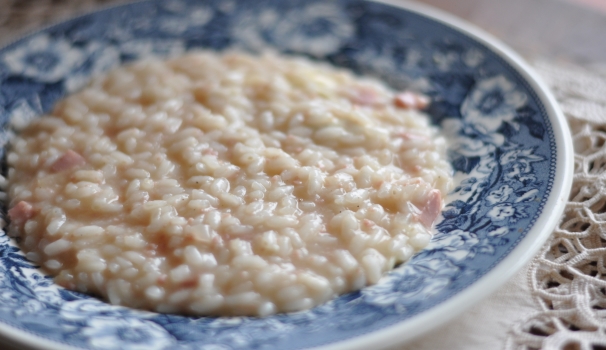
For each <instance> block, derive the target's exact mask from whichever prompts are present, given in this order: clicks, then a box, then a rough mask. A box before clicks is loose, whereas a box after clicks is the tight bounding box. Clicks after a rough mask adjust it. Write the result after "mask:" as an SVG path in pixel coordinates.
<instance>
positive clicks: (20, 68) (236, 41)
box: [0, 0, 555, 350]
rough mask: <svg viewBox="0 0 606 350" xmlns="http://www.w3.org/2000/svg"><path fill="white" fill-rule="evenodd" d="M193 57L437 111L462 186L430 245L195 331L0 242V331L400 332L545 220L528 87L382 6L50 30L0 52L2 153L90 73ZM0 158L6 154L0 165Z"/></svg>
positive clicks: (192, 339) (192, 14)
mask: <svg viewBox="0 0 606 350" xmlns="http://www.w3.org/2000/svg"><path fill="white" fill-rule="evenodd" d="M195 48H212V49H217V50H224V49H227V48H238V49H244V50H250V51H260V50H264V49H267V48H273V49H277V50H279V51H282V52H285V53H288V54H302V55H306V56H309V57H311V58H314V59H321V60H326V61H328V62H331V63H333V64H335V65H338V66H344V67H348V68H351V69H353V70H354V71H356V72H358V73H363V74H371V75H374V76H378V77H379V78H382V79H383V80H385V81H386V82H388V83H389V84H391V85H392V86H393V87H395V88H403V87H408V88H413V89H416V90H419V91H422V92H424V93H426V94H428V95H429V96H431V97H432V100H433V103H432V105H431V106H430V108H429V110H428V112H429V114H431V115H432V117H433V118H434V122H435V123H436V124H438V125H441V126H442V129H443V131H444V132H445V133H447V136H448V137H449V139H450V140H451V142H452V144H451V147H450V152H449V157H450V159H451V162H452V165H453V168H454V169H455V170H456V181H455V182H456V183H457V185H458V186H457V187H456V188H455V189H454V191H453V193H452V194H451V195H450V197H449V204H448V205H447V207H446V208H445V209H444V211H443V218H442V219H441V221H440V222H439V224H438V225H437V231H438V232H437V234H436V235H435V237H434V239H433V240H432V242H431V243H430V246H429V247H428V248H427V249H426V250H424V251H422V252H421V253H419V254H417V255H416V256H415V257H414V258H413V259H412V260H411V261H410V262H409V263H407V264H405V265H403V266H401V267H399V268H397V269H396V270H394V271H393V272H391V273H389V274H388V275H387V276H386V277H384V278H383V279H382V280H381V282H380V283H379V284H377V285H375V286H370V287H367V288H364V289H363V290H361V291H359V292H354V293H349V294H346V295H343V296H341V297H339V298H337V299H336V300H333V301H331V302H328V303H326V304H324V305H321V306H319V307H316V308H314V309H312V310H309V311H305V312H299V313H294V314H288V315H275V316H271V317H267V318H263V319H257V318H248V317H238V318H206V317H201V318H192V317H181V316H175V315H161V314H155V313H150V312H144V311H139V310H132V309H128V308H124V307H118V306H112V305H109V304H106V303H104V302H102V301H99V300H97V299H95V298H92V297H89V296H86V295H82V294H80V293H76V292H71V291H67V290H64V289H62V288H60V287H57V286H56V285H54V284H53V283H52V280H51V279H50V278H49V277H47V276H44V275H43V274H42V273H40V272H39V271H38V270H37V268H36V267H35V266H33V265H32V264H31V263H29V262H28V261H27V260H26V259H25V258H24V256H23V255H22V254H21V253H20V251H19V249H18V248H17V246H16V245H15V244H14V242H12V241H11V240H10V239H9V238H8V237H7V236H6V235H4V234H3V235H2V236H0V322H3V323H5V324H8V325H12V326H14V327H17V328H20V329H23V330H27V331H28V332H30V333H32V334H35V335H37V336H40V337H42V338H46V339H51V340H54V341H57V342H61V343H66V344H69V345H72V346H76V347H82V348H92V349H107V348H121V347H128V348H129V349H150V350H151V349H164V348H170V349H189V348H200V347H203V348H204V349H213V350H228V349H261V348H262V349H299V348H304V347H310V346H318V345H323V344H329V343H333V342H336V341H340V340H346V339H349V338H352V337H355V336H358V335H361V334H365V333H368V332H372V331H374V330H378V329H382V328H385V327H387V326H390V325H393V324H395V323H397V322H401V321H403V320H406V319H408V318H410V317H412V316H414V315H417V314H419V313H421V312H423V311H425V310H428V309H430V308H432V307H434V306H436V305H438V304H439V303H440V302H442V301H444V300H447V299H448V298H450V297H452V296H453V295H455V294H457V293H459V292H460V291H461V290H464V289H465V288H466V287H467V286H469V285H470V284H472V283H473V282H475V281H477V280H478V279H479V278H480V277H481V276H483V275H484V274H485V273H487V272H488V271H490V270H491V269H492V268H493V267H494V266H495V265H496V264H498V263H499V261H501V260H502V259H503V258H504V257H505V256H506V255H507V254H508V253H509V252H510V251H511V250H512V249H513V248H514V247H515V246H516V245H517V244H518V243H519V241H520V240H522V239H523V238H524V236H525V234H526V233H527V232H528V229H529V228H530V227H532V225H533V223H534V221H535V220H536V218H537V217H538V216H539V215H541V212H542V209H543V206H544V203H545V201H546V198H547V197H548V195H549V193H550V191H551V188H552V181H553V177H554V172H555V141H554V136H553V133H552V130H551V125H550V122H549V120H548V118H547V115H546V112H545V111H544V108H543V106H542V104H541V101H540V100H539V98H538V97H537V96H536V95H534V93H533V91H532V89H531V88H530V87H529V86H528V84H527V83H526V82H525V81H524V80H523V78H522V77H521V76H520V75H519V74H518V73H517V72H516V71H515V70H514V69H513V68H511V67H510V66H509V65H508V64H507V63H505V62H504V61H503V60H502V59H501V58H500V57H498V56H497V55H496V54H495V53H493V52H491V51H490V50H489V49H487V48H486V47H484V46H483V45H482V44H480V43H478V42H476V41H474V40H473V39H471V38H469V37H467V36H465V35H464V34H461V33H459V32H457V31H456V30H454V29H451V28H449V27H447V26H445V25H442V24H439V23H437V22H435V21H433V20H431V19H428V18H425V17H423V16H421V15H418V14H415V13H413V12H409V11H407V10H404V9H396V8H393V7H390V6H387V5H383V4H379V3H372V2H365V1H358V0H340V1H335V2H332V1H331V2H324V1H320V0H313V1H303V0H294V1H288V2H281V1H277V0H264V1H257V2H254V5H253V4H252V3H251V2H246V1H245V0H237V1H236V0H230V1H219V0H208V1H205V2H197V1H193V0H191V1H190V0H185V1H181V0H169V1H143V2H139V3H134V4H130V5H125V6H122V7H117V8H110V9H107V10H103V11H99V12H96V13H93V14H90V15H85V16H82V17H79V18H75V19H73V20H70V21H67V22H64V23H62V24H58V25H56V26H53V27H50V28H47V29H45V30H43V31H41V32H39V33H37V34H34V35H32V36H29V37H26V38H24V39H22V40H20V41H18V42H16V43H14V44H12V45H9V46H8V47H6V48H4V49H2V50H0V120H1V121H2V123H3V130H2V132H1V133H0V142H1V143H2V144H6V142H7V140H8V139H10V137H11V135H12V134H13V133H14V132H15V131H16V130H18V129H19V128H21V127H22V126H23V125H25V123H27V121H28V120H31V118H35V117H37V116H38V115H40V114H42V113H43V112H45V111H48V110H49V109H50V108H51V107H52V105H53V103H54V102H55V101H56V100H57V99H58V98H60V97H61V96H64V95H65V94H67V93H69V92H72V91H75V90H77V89H78V88H80V87H82V86H83V84H85V83H86V80H87V79H88V78H89V77H90V76H91V75H94V74H98V73H100V72H102V71H104V70H107V69H108V68H110V67H113V66H116V65H118V64H120V63H122V62H127V61H130V60H133V59H137V58H141V57H148V56H151V55H157V56H160V57H166V56H171V55H178V54H180V53H182V52H184V51H186V50H190V49H195ZM3 152H4V151H3V150H2V153H3Z"/></svg>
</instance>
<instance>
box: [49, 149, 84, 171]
mask: <svg viewBox="0 0 606 350" xmlns="http://www.w3.org/2000/svg"><path fill="white" fill-rule="evenodd" d="M84 163H86V160H85V159H84V158H83V157H82V156H81V155H79V154H78V153H76V152H74V151H72V150H71V149H70V150H68V151H67V152H65V154H64V155H62V156H61V157H59V159H57V160H56V161H55V162H54V163H53V165H52V166H51V169H52V170H53V171H57V172H59V171H63V170H67V169H71V168H73V167H75V166H79V165H83V164H84Z"/></svg>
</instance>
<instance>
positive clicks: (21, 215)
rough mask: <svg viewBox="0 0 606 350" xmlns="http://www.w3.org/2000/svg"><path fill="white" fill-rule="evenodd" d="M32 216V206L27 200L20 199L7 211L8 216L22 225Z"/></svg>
mask: <svg viewBox="0 0 606 350" xmlns="http://www.w3.org/2000/svg"><path fill="white" fill-rule="evenodd" d="M32 216H34V207H33V206H32V205H31V204H29V203H28V202H25V201H21V202H19V203H17V205H15V206H14V207H12V208H11V209H10V210H9V211H8V217H9V218H10V219H11V221H12V222H13V223H15V224H17V225H22V224H23V223H25V222H26V221H27V220H28V219H30V218H31V217H32Z"/></svg>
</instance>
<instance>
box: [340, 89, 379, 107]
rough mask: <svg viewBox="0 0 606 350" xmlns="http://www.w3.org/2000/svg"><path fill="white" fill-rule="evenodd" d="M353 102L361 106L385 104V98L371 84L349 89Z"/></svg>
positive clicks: (348, 93) (350, 98)
mask: <svg viewBox="0 0 606 350" xmlns="http://www.w3.org/2000/svg"><path fill="white" fill-rule="evenodd" d="M347 95H348V98H349V100H350V101H351V103H353V104H355V105H360V106H374V105H380V104H384V103H385V100H384V99H383V98H382V97H381V95H380V94H379V92H378V91H377V90H376V89H374V88H372V87H370V86H356V87H352V88H351V89H350V90H348V91H347Z"/></svg>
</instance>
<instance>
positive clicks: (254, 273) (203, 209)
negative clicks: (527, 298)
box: [0, 0, 572, 350]
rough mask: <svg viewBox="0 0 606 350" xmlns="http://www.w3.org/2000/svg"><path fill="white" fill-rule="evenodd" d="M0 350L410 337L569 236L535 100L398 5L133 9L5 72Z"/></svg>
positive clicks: (16, 51)
mask: <svg viewBox="0 0 606 350" xmlns="http://www.w3.org/2000/svg"><path fill="white" fill-rule="evenodd" d="M0 122H1V123H2V125H3V127H2V130H1V132H0V135H1V137H0V140H1V141H2V148H1V150H2V151H1V152H2V156H3V157H2V159H3V167H2V169H3V172H2V176H1V177H0V189H1V191H2V192H1V194H2V196H1V198H2V201H3V211H2V225H3V231H2V233H1V235H0V252H2V254H0V269H1V271H0V334H2V336H3V338H4V339H5V340H7V341H10V342H12V343H14V344H17V345H19V346H22V347H44V348H53V349H63V348H65V347H71V348H79V349H108V348H133V349H134V348H149V349H173V348H179V349H181V348H183V349H190V348H191V349H234V350H235V349H252V348H255V349H256V348H263V349H304V348H322V349H337V348H338V349H367V348H378V347H386V346H390V345H395V344H398V343H401V342H404V341H406V340H410V339H412V338H413V337H415V336H418V335H420V334H423V333H426V332H430V331H431V330H432V329H435V328H436V327H438V326H439V325H441V324H443V323H445V322H446V321H448V320H450V319H452V318H454V317H455V316H457V315H458V314H459V313H461V312H462V311H464V310H465V309H466V308H468V307H470V306H471V305H473V304H474V303H475V302H476V301H477V300H479V299H481V298H482V297H484V296H487V295H488V294H489V293H491V292H493V291H494V290H496V289H497V288H498V287H499V286H500V285H501V284H502V283H505V282H506V281H507V279H508V278H509V277H511V276H512V275H513V273H515V272H516V271H517V270H518V269H519V268H520V267H521V266H522V265H523V264H524V263H525V262H527V261H528V260H529V259H530V258H531V257H532V256H533V254H535V253H536V251H537V250H538V248H539V247H540V246H541V245H542V243H543V242H544V241H545V239H546V238H547V237H548V235H549V234H550V232H551V230H552V229H553V227H554V226H555V224H556V222H557V220H558V219H559V214H560V213H561V212H562V210H563V203H564V202H565V198H566V197H567V194H568V191H569V188H570V183H571V179H572V176H571V172H572V142H571V140H570V136H569V135H568V131H567V126H566V123H565V121H564V119H563V117H562V115H561V113H560V112H559V110H558V109H557V106H556V105H555V102H554V100H553V97H552V96H551V95H550V93H549V92H548V91H547V90H546V88H545V87H544V86H543V85H542V84H541V83H540V82H539V81H538V80H537V79H536V77H535V75H534V73H532V72H531V71H530V70H529V69H528V68H527V66H526V65H525V63H524V62H523V61H522V60H521V59H520V58H518V56H517V55H516V54H515V53H513V52H511V50H509V49H508V48H506V47H504V46H503V45H502V44H500V43H499V42H498V41H496V40H495V39H493V38H491V37H489V36H488V35H486V34H484V33H482V32H481V31H479V30H477V29H475V28H473V27H471V26H469V25H467V24H465V23H462V22H461V21H459V20H457V19H455V18H451V17H449V16H448V15H445V14H443V13H440V12H439V11H435V10H433V9H430V8H426V7H423V6H419V5H416V4H413V3H405V2H401V3H400V2H393V4H391V3H390V4H388V3H385V2H374V1H356V0H343V1H335V2H325V1H319V0H318V1H315V0H314V1H302V0H301V1H299V0H293V1H276V0H266V1H255V2H247V1H244V0H235V1H229V2H226V1H212V0H207V1H193V0H192V1H188V0H185V1H153V0H149V1H141V2H136V3H132V4H127V5H123V6H118V7H112V8H108V9H104V10H101V11H98V12H94V13H91V14H87V15H84V16H81V17H77V18H74V19H71V20H68V21H66V22H63V23H60V24H57V25H54V26H51V27H49V28H46V29H44V30H41V31H39V32H37V33H34V34H32V35H30V36H27V37H24V38H22V39H20V40H19V41H16V42H14V43H12V44H10V45H8V46H7V47H5V48H2V49H0Z"/></svg>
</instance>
